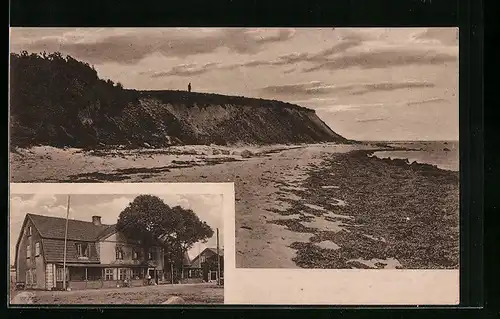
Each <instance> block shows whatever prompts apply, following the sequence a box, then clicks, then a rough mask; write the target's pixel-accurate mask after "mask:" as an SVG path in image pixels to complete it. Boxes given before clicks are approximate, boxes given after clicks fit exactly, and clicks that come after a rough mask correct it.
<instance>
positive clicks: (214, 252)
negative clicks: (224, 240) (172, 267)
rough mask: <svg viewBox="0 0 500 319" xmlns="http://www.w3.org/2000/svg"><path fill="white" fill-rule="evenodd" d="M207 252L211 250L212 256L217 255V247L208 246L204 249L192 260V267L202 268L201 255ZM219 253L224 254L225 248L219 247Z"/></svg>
mask: <svg viewBox="0 0 500 319" xmlns="http://www.w3.org/2000/svg"><path fill="white" fill-rule="evenodd" d="M207 252H209V253H210V255H211V256H214V255H217V248H211V247H207V248H205V249H203V251H202V252H201V253H200V254H199V255H198V256H196V257H194V258H193V260H192V261H191V265H190V266H191V268H201V260H200V256H201V255H205V254H206V253H207ZM219 255H220V256H224V248H219Z"/></svg>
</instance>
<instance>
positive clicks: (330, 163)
mask: <svg viewBox="0 0 500 319" xmlns="http://www.w3.org/2000/svg"><path fill="white" fill-rule="evenodd" d="M10 52H11V53H10V65H9V73H10V76H9V81H10V82H9V83H10V84H9V99H10V100H9V101H10V105H9V111H10V117H9V118H10V125H9V128H10V180H11V182H13V183H47V184H50V183H73V184H75V185H77V184H80V183H95V185H98V184H99V183H105V184H106V185H112V184H117V185H125V184H136V183H209V184H211V183H214V184H213V185H217V183H234V194H233V196H234V203H233V205H234V211H233V212H232V214H231V215H227V216H226V215H225V216H224V218H228V219H225V220H226V222H225V228H224V229H225V237H224V240H225V241H228V242H226V246H225V256H224V257H225V259H224V263H225V266H226V267H225V270H226V272H225V283H224V287H225V289H224V295H225V298H224V302H225V303H232V304H248V303H250V304H333V305H336V304H458V301H459V298H458V295H459V280H458V279H459V266H460V240H459V237H460V236H459V235H460V227H459V220H460V205H459V203H460V194H459V189H460V180H459V171H460V161H459V143H458V141H459V120H458V119H459V105H458V104H459V103H458V94H459V92H458V78H459V72H458V65H459V57H458V52H459V50H458V28H337V27H335V28H333V27H331V28H11V29H10ZM110 183H112V184H110ZM75 187H76V186H75ZM120 187H121V186H120ZM214 187H215V186H214ZM57 194H65V193H64V192H63V193H57ZM116 194H121V193H116ZM134 194H137V195H138V196H139V195H141V194H143V192H142V191H141V188H140V187H138V188H137V192H135V193H134ZM61 196H63V195H61ZM22 198H23V199H24V197H22ZM61 200H62V199H58V201H61ZM132 200H133V199H132ZM195 213H197V212H196V211H195ZM96 215H98V214H96ZM82 217H83V220H84V221H87V222H91V221H92V220H91V216H82ZM102 217H103V220H104V216H102ZM116 217H117V216H115V217H113V218H115V219H116ZM23 218H24V217H23ZM116 222H117V220H107V221H106V223H110V224H113V223H116ZM228 236H229V237H228ZM93 271H96V270H93ZM87 274H88V273H87ZM105 275H106V273H105V272H104V274H103V275H101V276H105ZM119 275H120V274H119V273H117V276H119ZM382 291H383V292H384V293H381V292H382Z"/></svg>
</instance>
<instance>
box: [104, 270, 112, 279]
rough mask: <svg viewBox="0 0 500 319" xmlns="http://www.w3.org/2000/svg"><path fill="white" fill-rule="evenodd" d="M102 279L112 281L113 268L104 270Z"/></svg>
mask: <svg viewBox="0 0 500 319" xmlns="http://www.w3.org/2000/svg"><path fill="white" fill-rule="evenodd" d="M104 278H105V279H106V280H113V268H106V270H105V277H104Z"/></svg>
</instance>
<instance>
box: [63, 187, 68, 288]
mask: <svg viewBox="0 0 500 319" xmlns="http://www.w3.org/2000/svg"><path fill="white" fill-rule="evenodd" d="M69 197H70V196H69V195H68V208H67V212H66V231H65V233H64V257H63V288H64V290H66V243H67V241H68V220H69Z"/></svg>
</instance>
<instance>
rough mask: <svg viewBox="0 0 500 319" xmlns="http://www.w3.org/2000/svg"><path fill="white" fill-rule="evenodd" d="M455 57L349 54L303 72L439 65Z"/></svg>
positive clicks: (384, 52)
mask: <svg viewBox="0 0 500 319" xmlns="http://www.w3.org/2000/svg"><path fill="white" fill-rule="evenodd" d="M456 61H457V56H455V55H451V54H447V53H437V52H433V51H422V52H415V51H409V50H387V49H386V50H382V51H367V52H359V53H349V54H345V55H342V56H338V57H334V58H331V59H329V60H328V61H327V62H324V63H319V64H317V65H315V66H313V67H310V68H305V69H304V70H303V71H304V72H306V73H307V72H313V71H318V70H341V69H347V68H352V67H358V68H364V69H376V68H387V67H392V66H406V65H427V64H431V65H439V64H443V63H445V62H456Z"/></svg>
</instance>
